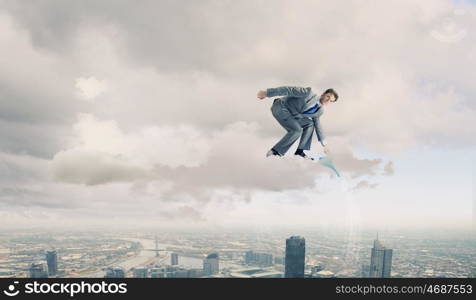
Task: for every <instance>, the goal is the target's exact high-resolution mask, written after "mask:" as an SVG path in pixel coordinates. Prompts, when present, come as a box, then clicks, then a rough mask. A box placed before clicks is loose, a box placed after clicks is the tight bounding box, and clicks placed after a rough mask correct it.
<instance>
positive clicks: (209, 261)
mask: <svg viewBox="0 0 476 300" xmlns="http://www.w3.org/2000/svg"><path fill="white" fill-rule="evenodd" d="M219 270H220V268H219V262H218V254H217V253H211V254H209V255H208V256H207V258H205V259H204V260H203V275H205V276H209V275H214V274H218V272H219Z"/></svg>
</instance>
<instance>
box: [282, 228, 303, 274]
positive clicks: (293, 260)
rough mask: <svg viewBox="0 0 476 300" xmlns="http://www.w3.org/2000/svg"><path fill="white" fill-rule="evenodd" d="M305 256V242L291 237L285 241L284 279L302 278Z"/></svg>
mask: <svg viewBox="0 0 476 300" xmlns="http://www.w3.org/2000/svg"><path fill="white" fill-rule="evenodd" d="M305 254H306V241H305V240H304V238H303V237H300V236H292V237H290V238H288V239H286V257H285V265H284V277H286V278H304V260H305Z"/></svg>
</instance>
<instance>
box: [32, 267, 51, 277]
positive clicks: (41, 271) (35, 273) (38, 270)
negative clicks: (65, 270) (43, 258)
mask: <svg viewBox="0 0 476 300" xmlns="http://www.w3.org/2000/svg"><path fill="white" fill-rule="evenodd" d="M29 271H30V278H48V272H47V271H46V267H45V265H44V264H31V266H30V268H29Z"/></svg>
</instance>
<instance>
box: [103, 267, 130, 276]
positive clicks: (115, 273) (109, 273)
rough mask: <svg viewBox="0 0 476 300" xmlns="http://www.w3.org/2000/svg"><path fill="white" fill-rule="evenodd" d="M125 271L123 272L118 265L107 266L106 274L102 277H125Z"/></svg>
mask: <svg viewBox="0 0 476 300" xmlns="http://www.w3.org/2000/svg"><path fill="white" fill-rule="evenodd" d="M125 277H126V272H124V269H123V268H120V267H113V268H111V267H109V268H108V269H107V271H106V275H105V276H104V278H125Z"/></svg>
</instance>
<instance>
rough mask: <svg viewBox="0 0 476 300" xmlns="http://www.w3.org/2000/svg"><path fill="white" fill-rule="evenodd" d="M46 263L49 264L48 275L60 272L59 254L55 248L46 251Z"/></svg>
mask: <svg viewBox="0 0 476 300" xmlns="http://www.w3.org/2000/svg"><path fill="white" fill-rule="evenodd" d="M46 263H47V265H48V275H50V276H55V275H56V274H57V273H58V254H57V253H56V251H55V250H53V251H46Z"/></svg>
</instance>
